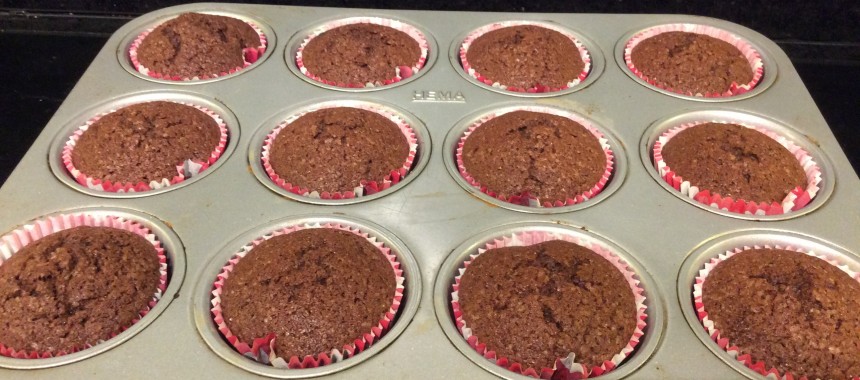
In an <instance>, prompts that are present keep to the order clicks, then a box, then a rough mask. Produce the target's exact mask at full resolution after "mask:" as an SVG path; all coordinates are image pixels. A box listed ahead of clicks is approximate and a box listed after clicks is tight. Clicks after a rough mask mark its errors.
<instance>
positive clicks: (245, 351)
mask: <svg viewBox="0 0 860 380" xmlns="http://www.w3.org/2000/svg"><path fill="white" fill-rule="evenodd" d="M308 228H333V229H337V230H342V231H347V232H350V233H353V234H356V235H358V236H361V237H363V238H365V239H367V241H369V242H370V243H371V244H373V245H374V246H376V248H377V249H379V252H380V254H382V255H383V256H385V258H386V260H387V261H388V262H389V263H390V264H391V269H392V270H393V271H394V276H395V281H396V282H397V287H396V288H395V290H394V295H393V298H392V301H391V308H390V309H389V310H388V312H387V313H385V315H384V316H383V317H382V318H381V319H380V320H379V323H378V324H377V325H376V326H375V327H373V328H372V329H371V331H369V332H367V333H365V334H363V335H362V336H360V337H356V338H355V340H353V341H352V342H351V343H349V344H345V345H344V346H343V347H341V348H338V347H333V348H332V349H331V350H330V351H326V352H319V353H312V354H311V353H309V354H308V355H305V356H304V357H299V356H296V355H294V356H291V357H289V358H284V357H280V356H278V354H277V353H276V352H275V339H277V337H276V336H275V334H274V333H270V334H268V335H266V336H264V337H259V338H256V339H254V340H253V341H251V342H243V341H240V340H239V338H238V337H237V336H235V335H234V334H233V332H232V331H230V327H229V326H227V322H226V321H225V319H224V316H223V314H222V312H221V292H222V289H223V287H224V282H225V281H226V280H227V279H228V278H229V277H230V273H232V272H233V268H234V267H235V265H236V263H238V262H239V260H241V259H242V258H244V257H245V256H246V255H247V254H248V253H249V252H251V250H253V249H254V248H255V247H256V246H258V245H260V244H261V243H262V242H264V241H266V240H268V239H271V238H273V237H275V236H280V235H285V234H289V233H292V232H295V231H299V230H304V229H308ZM404 280H405V278H404V277H403V270H402V269H400V262H399V261H397V256H396V255H394V254H393V253H391V248H389V247H386V246H385V244H383V243H382V242H381V241H378V240H377V238H376V237H374V236H370V235H369V234H368V233H366V232H363V231H361V230H360V229H358V228H355V227H350V226H345V225H341V224H338V223H322V224H319V223H314V224H302V225H295V226H289V227H284V228H282V229H279V230H275V231H272V232H270V233H268V234H266V235H264V236H261V237H259V238H257V239H254V241H252V242H250V243H248V244H246V245H245V246H243V247H242V248H240V249H239V251H238V252H236V254H235V255H234V256H233V257H232V258H231V259H230V260H229V261H228V262H227V264H226V265H225V266H224V267H223V268H222V269H221V272H220V273H219V274H218V276H217V279H216V280H215V283H214V284H213V285H212V300H211V303H212V308H211V309H210V310H211V312H212V319H213V321H214V322H215V324H216V325H217V329H218V331H220V332H221V334H222V335H223V336H224V338H225V339H227V341H228V342H229V343H230V345H232V346H233V348H234V349H236V351H238V352H239V353H240V354H242V355H244V356H247V357H249V358H251V359H254V360H255V361H257V362H260V363H263V364H269V365H271V366H273V367H276V368H290V369H298V368H316V367H319V366H323V365H328V364H331V363H337V362H339V361H342V360H345V359H349V358H351V357H353V356H355V355H357V354H359V353H361V352H362V351H364V350H365V349H367V348H369V347H370V346H371V345H372V344H373V342H375V341H376V340H379V339H380V338H381V337H382V336H383V335H385V333H386V332H387V331H388V329H389V327H390V326H391V324H392V323H393V321H394V317H395V316H396V315H397V311H398V310H399V309H400V303H401V300H402V299H403V289H404V285H403V284H404Z"/></svg>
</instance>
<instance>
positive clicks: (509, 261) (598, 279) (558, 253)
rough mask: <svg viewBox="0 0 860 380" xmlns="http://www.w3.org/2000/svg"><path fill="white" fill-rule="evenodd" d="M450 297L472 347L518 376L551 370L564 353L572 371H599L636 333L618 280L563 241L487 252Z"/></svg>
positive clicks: (632, 310)
mask: <svg viewBox="0 0 860 380" xmlns="http://www.w3.org/2000/svg"><path fill="white" fill-rule="evenodd" d="M458 294H459V302H460V307H461V310H462V312H463V320H464V321H465V322H466V325H467V326H468V327H469V328H471V329H472V333H473V335H475V336H477V338H478V342H480V343H485V344H486V345H487V350H488V351H496V354H497V355H498V357H507V358H509V359H510V360H511V362H519V363H521V364H523V367H524V368H535V369H540V368H553V365H554V364H555V361H556V359H561V358H564V357H567V356H568V355H569V354H570V353H571V352H572V353H575V354H576V361H577V362H578V363H583V364H586V365H589V366H596V365H601V364H603V362H604V361H606V360H611V359H612V357H613V356H614V355H616V354H618V353H620V352H621V350H622V349H623V348H624V347H626V346H627V344H628V343H629V342H630V338H631V337H632V336H633V332H634V330H635V328H636V304H635V299H634V297H633V292H632V291H631V289H630V285H629V284H628V283H627V280H625V278H624V275H623V274H622V273H621V272H620V271H619V270H618V269H617V268H615V266H613V265H612V263H610V262H609V261H607V260H606V259H604V258H603V257H601V256H599V255H597V254H596V253H594V252H592V251H591V250H589V249H587V248H584V247H582V246H579V245H577V244H574V243H569V242H565V241H559V240H554V241H548V242H544V243H540V244H535V245H530V246H525V247H505V248H496V249H490V250H487V251H486V252H484V253H483V254H481V255H480V256H478V257H476V258H475V259H474V260H473V261H472V262H471V264H469V266H468V267H467V268H466V271H465V272H464V274H463V277H462V278H461V281H460V288H459V293H458Z"/></svg>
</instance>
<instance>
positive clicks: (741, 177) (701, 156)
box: [662, 123, 806, 203]
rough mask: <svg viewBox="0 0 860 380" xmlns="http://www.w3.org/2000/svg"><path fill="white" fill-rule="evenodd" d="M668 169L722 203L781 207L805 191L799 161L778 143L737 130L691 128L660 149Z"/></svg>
mask: <svg viewBox="0 0 860 380" xmlns="http://www.w3.org/2000/svg"><path fill="white" fill-rule="evenodd" d="M662 157H663V161H664V162H665V163H666V165H667V166H668V167H669V168H670V169H671V170H672V171H673V172H675V174H676V175H679V176H681V177H682V178H683V179H684V180H685V181H689V182H690V184H691V185H693V186H697V187H698V188H699V189H701V190H709V191H710V192H712V193H717V194H720V195H721V196H722V197H733V198H735V199H743V200H747V201H754V202H767V203H772V202H776V203H780V202H782V200H783V199H785V197H786V196H787V195H788V193H789V192H791V191H792V190H793V189H795V188H797V187H800V188H805V187H806V174H805V172H804V170H803V167H802V166H800V163H799V162H798V161H797V159H796V158H795V157H794V156H793V155H792V154H791V152H789V151H788V149H786V148H785V147H783V146H782V145H780V144H779V143H778V142H776V141H775V140H774V139H772V138H770V137H768V136H767V135H765V134H763V133H761V132H758V131H756V130H755V129H751V128H747V127H743V126H740V125H736V124H723V123H704V124H699V125H696V126H693V127H690V128H687V129H685V130H683V131H681V132H679V133H678V134H677V135H675V136H674V137H672V138H671V139H670V140H669V141H668V142H666V144H665V145H664V146H663V148H662Z"/></svg>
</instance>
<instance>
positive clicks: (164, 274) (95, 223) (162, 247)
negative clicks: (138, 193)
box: [0, 209, 185, 369]
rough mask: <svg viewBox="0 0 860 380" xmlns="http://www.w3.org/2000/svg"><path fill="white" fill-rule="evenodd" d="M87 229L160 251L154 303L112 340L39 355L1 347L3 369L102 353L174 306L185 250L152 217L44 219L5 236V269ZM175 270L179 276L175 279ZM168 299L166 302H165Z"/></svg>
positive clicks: (100, 214) (86, 213) (0, 256)
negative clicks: (45, 243) (25, 252)
mask: <svg viewBox="0 0 860 380" xmlns="http://www.w3.org/2000/svg"><path fill="white" fill-rule="evenodd" d="M81 226H91V227H107V228H114V229H119V230H123V231H128V232H132V233H134V234H135V235H138V236H141V237H143V238H144V239H146V240H147V241H148V242H149V243H150V244H152V246H153V248H154V249H155V251H156V255H157V256H158V261H159V268H158V271H159V280H158V281H159V283H158V285H157V286H156V288H155V289H154V292H153V295H152V299H150V301H149V302H148V303H147V305H146V306H144V307H143V308H142V309H141V310H140V312H139V315H138V317H137V318H136V319H134V320H133V321H132V324H131V325H129V326H122V327H121V328H120V329H119V330H117V331H115V332H114V333H112V334H111V336H109V337H103V338H102V339H99V340H98V341H96V342H91V343H87V344H86V345H85V346H82V347H74V348H72V349H71V350H69V351H58V352H55V353H51V352H39V351H28V350H19V349H15V348H14V347H9V346H6V345H4V344H3V343H0V356H2V357H0V367H7V368H21V369H24V368H30V369H32V368H47V367H54V366H58V365H63V364H68V363H72V362H75V361H79V360H83V359H85V358H88V357H91V356H94V355H97V354H99V353H102V352H104V351H107V350H109V349H110V348H113V347H114V346H116V345H119V344H121V343H122V342H124V341H126V340H128V339H130V338H131V337H132V336H133V335H134V334H136V333H138V332H140V331H141V330H142V329H143V328H144V327H146V325H148V324H149V323H151V322H152V321H153V320H154V318H155V317H156V316H158V314H160V313H161V312H162V311H163V310H164V308H166V307H167V304H169V303H170V300H171V299H172V296H173V294H175V293H176V290H177V289H178V287H179V285H180V284H181V282H182V273H177V270H181V271H184V264H185V262H184V259H183V258H182V256H181V255H182V254H183V252H181V251H177V249H178V248H179V247H178V246H177V244H176V242H175V241H171V240H177V239H176V237H175V235H173V234H172V233H170V232H169V230H167V227H166V226H164V225H163V224H161V223H159V222H155V221H154V219H153V218H152V217H150V216H148V215H144V214H138V213H130V212H126V211H121V210H118V209H117V210H114V209H110V210H104V209H85V210H80V211H73V212H64V213H57V214H51V215H47V216H44V217H42V218H39V219H36V220H34V221H32V222H30V223H28V224H25V225H23V226H21V227H19V228H17V229H15V230H13V231H11V232H9V233H7V234H5V235H3V236H0V265H2V264H3V261H5V260H8V259H9V258H11V257H12V256H14V255H15V254H16V253H17V252H19V251H20V250H21V249H23V248H24V247H26V246H27V245H29V244H30V243H33V242H35V241H37V240H39V239H42V238H44V237H46V236H49V235H51V234H54V233H57V232H60V231H63V230H67V229H71V228H75V227H81ZM169 266H172V267H173V273H175V274H176V275H175V276H174V278H172V279H171V278H169V277H170V275H169V273H168V272H169V270H170V269H169V268H168V267H169ZM162 299H164V301H162Z"/></svg>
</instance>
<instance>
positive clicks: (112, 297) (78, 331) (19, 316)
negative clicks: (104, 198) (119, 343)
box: [0, 226, 160, 354]
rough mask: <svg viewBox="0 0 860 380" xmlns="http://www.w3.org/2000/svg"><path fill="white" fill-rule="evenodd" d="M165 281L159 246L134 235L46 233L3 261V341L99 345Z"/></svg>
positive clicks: (29, 345) (49, 347) (27, 345)
mask: <svg viewBox="0 0 860 380" xmlns="http://www.w3.org/2000/svg"><path fill="white" fill-rule="evenodd" d="M159 279H160V273H159V260H158V254H157V251H156V250H155V248H154V247H153V246H152V244H151V243H150V242H148V241H147V240H146V239H145V238H143V237H142V236H139V235H136V234H134V233H132V232H129V231H124V230H119V229H115V228H108V227H86V226H82V227H75V228H71V229H68V230H63V231H60V232H56V233H53V234H50V235H48V236H45V237H43V238H41V239H39V240H36V241H34V242H32V243H30V244H29V245H27V246H25V247H24V248H22V249H21V250H20V251H18V252H17V253H15V254H14V255H12V257H10V258H9V259H8V260H6V261H5V262H3V264H2V265H0V300H2V302H0V326H2V328H0V343H2V344H4V345H5V346H7V347H11V348H14V349H15V350H26V351H30V352H32V351H35V352H39V353H51V354H57V353H59V352H67V353H68V352H71V351H72V350H73V349H81V348H84V347H85V346H86V345H95V344H96V343H98V342H99V341H101V340H106V339H109V338H110V337H111V336H112V335H113V334H118V333H120V332H122V330H123V329H124V328H127V327H129V326H131V325H132V323H133V321H134V320H135V319H137V318H138V317H139V314H140V312H141V311H143V310H144V309H146V307H147V306H148V304H149V302H150V301H151V300H152V299H153V297H154V295H155V294H156V292H157V290H158V285H159Z"/></svg>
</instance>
